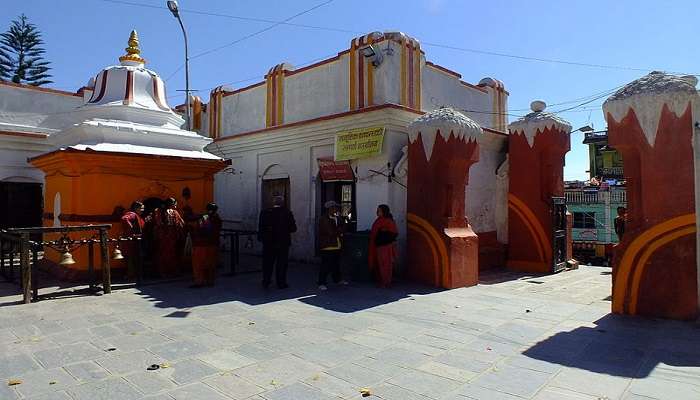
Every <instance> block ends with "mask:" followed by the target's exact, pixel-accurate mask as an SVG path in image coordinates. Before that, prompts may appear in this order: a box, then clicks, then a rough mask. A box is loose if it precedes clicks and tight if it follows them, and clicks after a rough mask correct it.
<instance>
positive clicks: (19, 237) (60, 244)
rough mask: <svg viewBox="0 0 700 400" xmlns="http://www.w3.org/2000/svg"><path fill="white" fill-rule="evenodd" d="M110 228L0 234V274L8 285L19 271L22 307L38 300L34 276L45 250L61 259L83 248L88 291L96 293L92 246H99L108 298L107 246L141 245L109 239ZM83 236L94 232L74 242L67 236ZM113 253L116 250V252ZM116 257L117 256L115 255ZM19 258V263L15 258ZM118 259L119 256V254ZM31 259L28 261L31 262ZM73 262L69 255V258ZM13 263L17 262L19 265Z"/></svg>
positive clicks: (39, 229) (127, 239)
mask: <svg viewBox="0 0 700 400" xmlns="http://www.w3.org/2000/svg"><path fill="white" fill-rule="evenodd" d="M111 227H112V225H110V224H102V225H80V226H62V227H55V228H49V227H32V228H9V229H6V230H0V273H1V274H2V275H3V277H4V278H5V279H6V280H7V281H9V282H14V270H15V266H18V267H19V270H20V275H21V277H22V279H21V281H20V286H21V287H22V290H23V301H24V303H31V302H32V301H36V300H38V299H39V282H38V274H37V265H38V261H39V256H40V254H43V252H44V250H45V249H46V248H50V249H53V250H56V251H58V252H59V253H61V254H62V257H64V256H66V254H67V253H68V254H69V255H70V252H71V251H74V250H75V249H78V248H80V247H82V246H88V276H89V288H90V289H91V290H95V289H96V288H97V284H96V279H95V278H96V277H95V249H94V248H95V245H96V244H99V246H100V268H101V270H102V271H101V272H102V288H101V289H102V292H103V293H104V294H108V293H111V292H112V271H111V266H110V254H109V244H110V243H115V244H116V249H118V248H119V244H120V243H122V242H133V241H140V240H141V237H140V236H127V237H119V238H109V237H108V236H107V235H108V231H109V229H110V228H111ZM86 232H96V234H92V235H90V236H87V237H81V238H77V239H73V238H71V237H70V236H69V234H71V233H73V234H75V233H80V234H84V233H86ZM52 233H58V234H60V235H61V236H60V237H59V238H58V239H55V240H48V241H36V240H31V239H30V236H31V235H33V234H40V235H42V236H43V235H44V234H52ZM116 249H115V250H116ZM115 253H116V252H115ZM16 254H19V260H17V257H15V255H16ZM118 254H119V256H121V252H119V253H118ZM30 257H31V259H30ZM70 257H71V260H72V255H71V256H70ZM140 258H141V257H139V260H140ZM16 261H19V262H18V263H17V262H16ZM141 266H142V263H141V262H139V267H138V268H137V272H138V275H137V283H138V282H140V280H141V276H142V267H141Z"/></svg>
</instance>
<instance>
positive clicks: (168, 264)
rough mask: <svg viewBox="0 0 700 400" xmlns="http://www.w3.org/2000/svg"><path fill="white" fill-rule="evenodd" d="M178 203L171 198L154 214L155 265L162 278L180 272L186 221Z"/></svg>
mask: <svg viewBox="0 0 700 400" xmlns="http://www.w3.org/2000/svg"><path fill="white" fill-rule="evenodd" d="M176 207H177V201H176V200H175V199H174V198H172V197H170V198H168V199H166V200H165V202H164V206H163V207H162V208H157V209H156V210H155V211H154V212H153V225H154V226H153V237H154V242H155V243H154V244H155V264H156V265H157V267H158V272H159V273H160V276H161V277H165V278H170V277H173V276H176V275H177V274H178V273H179V272H180V265H181V262H182V248H183V246H184V242H185V221H184V220H183V219H182V216H180V213H179V212H178V211H177V209H176Z"/></svg>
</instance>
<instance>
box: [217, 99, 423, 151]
mask: <svg viewBox="0 0 700 400" xmlns="http://www.w3.org/2000/svg"><path fill="white" fill-rule="evenodd" d="M386 108H392V109H396V110H402V111H408V112H411V113H415V114H418V115H422V114H424V112H423V111H420V110H414V109H412V108H409V107H405V106H402V105H400V104H393V103H385V104H379V105H376V106H372V107H365V108H362V109H358V110H351V111H345V112H342V113H338V114H331V115H324V116H322V117H317V118H312V119H307V120H304V121H296V122H291V123H288V124H283V125H277V126H271V127H268V128H263V129H256V130H254V131H248V132H242V133H238V134H235V135H233V136H224V137H221V138H217V139H216V140H214V141H215V142H222V141H225V140H230V139H235V138H239V137H243V136H250V135H256V134H259V133H265V132H269V131H274V130H277V129H285V128H291V127H294V126H300V125H307V124H313V123H316V122H320V121H327V120H331V119H336V118H342V117H346V116H349V115H355V114H361V113H365V112H372V111H378V110H383V109H386Z"/></svg>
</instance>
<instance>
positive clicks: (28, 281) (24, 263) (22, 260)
mask: <svg viewBox="0 0 700 400" xmlns="http://www.w3.org/2000/svg"><path fill="white" fill-rule="evenodd" d="M19 265H20V271H21V275H22V289H23V290H24V304H29V303H31V302H32V269H31V267H30V266H29V234H28V233H22V234H21V235H20V242H19Z"/></svg>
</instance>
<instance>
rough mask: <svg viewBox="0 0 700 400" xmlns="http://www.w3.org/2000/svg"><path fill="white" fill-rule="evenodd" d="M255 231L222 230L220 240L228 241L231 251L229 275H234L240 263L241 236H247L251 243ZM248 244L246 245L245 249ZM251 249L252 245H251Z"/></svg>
mask: <svg viewBox="0 0 700 400" xmlns="http://www.w3.org/2000/svg"><path fill="white" fill-rule="evenodd" d="M257 234H258V232H257V231H251V230H242V229H222V230H221V238H223V239H224V240H225V241H228V245H229V248H230V249H231V256H230V257H229V260H228V267H229V275H236V270H237V267H238V266H239V265H240V263H241V236H248V241H252V237H253V236H257ZM247 246H248V243H246V247H247ZM251 247H252V243H251Z"/></svg>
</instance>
